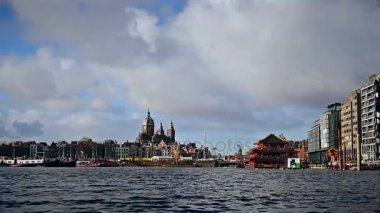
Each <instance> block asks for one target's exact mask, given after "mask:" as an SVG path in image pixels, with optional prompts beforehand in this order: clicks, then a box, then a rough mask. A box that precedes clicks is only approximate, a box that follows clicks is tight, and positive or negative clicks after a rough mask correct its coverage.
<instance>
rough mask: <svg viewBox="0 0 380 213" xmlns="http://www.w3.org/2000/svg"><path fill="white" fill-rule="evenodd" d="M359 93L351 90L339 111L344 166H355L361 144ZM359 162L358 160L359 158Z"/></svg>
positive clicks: (341, 154) (341, 153)
mask: <svg viewBox="0 0 380 213" xmlns="http://www.w3.org/2000/svg"><path fill="white" fill-rule="evenodd" d="M360 113H361V95H360V90H355V91H353V92H351V94H350V96H349V97H348V98H347V99H346V100H345V101H344V103H343V105H342V111H341V129H342V130H341V135H342V136H341V138H342V143H341V147H340V150H341V151H340V156H342V163H343V165H344V168H345V167H351V166H357V158H358V157H360V152H359V150H360V148H358V147H359V146H361V115H360ZM359 162H360V160H359Z"/></svg>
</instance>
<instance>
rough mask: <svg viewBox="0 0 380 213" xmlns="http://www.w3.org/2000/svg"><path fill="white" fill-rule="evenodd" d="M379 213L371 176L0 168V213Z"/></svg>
mask: <svg viewBox="0 0 380 213" xmlns="http://www.w3.org/2000/svg"><path fill="white" fill-rule="evenodd" d="M129 211H131V212H197V211H198V212H380V172H379V171H361V172H355V171H318V170H301V171H289V170H249V169H234V168H125V167H124V168H44V167H38V168H0V212H129Z"/></svg>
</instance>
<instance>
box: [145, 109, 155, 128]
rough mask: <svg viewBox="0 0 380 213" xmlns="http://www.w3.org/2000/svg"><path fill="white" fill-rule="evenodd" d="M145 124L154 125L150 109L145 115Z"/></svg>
mask: <svg viewBox="0 0 380 213" xmlns="http://www.w3.org/2000/svg"><path fill="white" fill-rule="evenodd" d="M142 125H144V126H154V120H153V118H152V117H150V112H149V110H148V114H147V116H146V117H145V119H144V121H143V124H142Z"/></svg>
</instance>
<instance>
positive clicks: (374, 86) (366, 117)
mask: <svg viewBox="0 0 380 213" xmlns="http://www.w3.org/2000/svg"><path fill="white" fill-rule="evenodd" d="M379 92H380V75H372V76H370V77H369V79H368V81H367V82H366V83H365V84H364V85H363V86H362V87H361V89H360V93H361V120H362V122H361V124H362V146H361V153H362V159H363V160H362V162H363V163H373V162H375V161H379V160H380V159H379V156H380V149H379V144H380V127H379V124H380V99H379Z"/></svg>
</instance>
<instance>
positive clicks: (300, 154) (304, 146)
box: [293, 140, 309, 162]
mask: <svg viewBox="0 0 380 213" xmlns="http://www.w3.org/2000/svg"><path fill="white" fill-rule="evenodd" d="M293 147H294V149H295V150H294V151H295V153H296V157H297V158H299V159H300V160H301V162H308V161H309V154H308V142H307V141H306V140H303V141H295V142H294V145H293Z"/></svg>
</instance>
